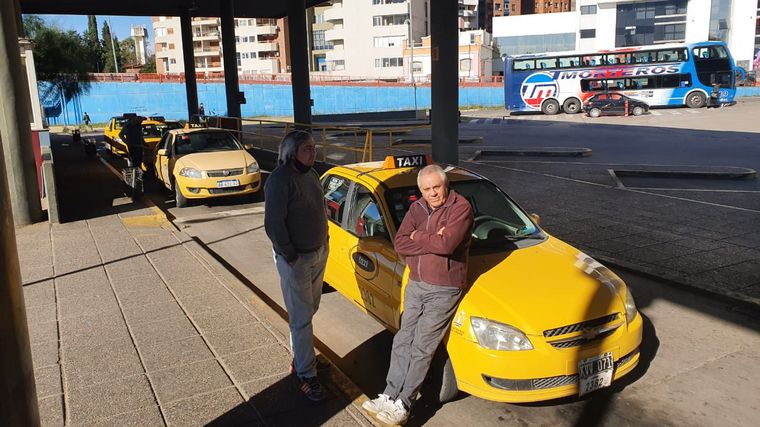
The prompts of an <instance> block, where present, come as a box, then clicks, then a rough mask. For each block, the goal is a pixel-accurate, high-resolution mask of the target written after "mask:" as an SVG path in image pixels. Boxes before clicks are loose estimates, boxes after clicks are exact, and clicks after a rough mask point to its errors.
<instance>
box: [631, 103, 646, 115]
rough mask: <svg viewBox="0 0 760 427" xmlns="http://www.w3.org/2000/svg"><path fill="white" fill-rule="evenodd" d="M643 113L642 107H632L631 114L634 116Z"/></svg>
mask: <svg viewBox="0 0 760 427" xmlns="http://www.w3.org/2000/svg"><path fill="white" fill-rule="evenodd" d="M642 114H644V109H643V108H642V107H639V106H638V105H637V106H635V107H633V115H634V116H640V115H642Z"/></svg>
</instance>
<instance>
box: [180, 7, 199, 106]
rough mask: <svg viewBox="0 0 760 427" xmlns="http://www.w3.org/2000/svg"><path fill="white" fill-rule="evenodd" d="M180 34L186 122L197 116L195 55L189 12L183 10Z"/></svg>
mask: <svg viewBox="0 0 760 427" xmlns="http://www.w3.org/2000/svg"><path fill="white" fill-rule="evenodd" d="M179 25H180V29H181V30H180V32H181V33H182V61H183V62H184V63H185V92H187V115H188V117H187V118H188V120H189V119H190V117H192V116H193V114H198V83H197V81H196V79H195V54H194V53H193V24H192V19H191V17H190V11H189V10H187V9H185V10H183V11H182V15H181V16H180V17H179Z"/></svg>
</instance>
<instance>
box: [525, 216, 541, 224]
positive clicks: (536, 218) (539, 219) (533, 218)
mask: <svg viewBox="0 0 760 427" xmlns="http://www.w3.org/2000/svg"><path fill="white" fill-rule="evenodd" d="M528 216H529V217H530V219H532V220H533V222H535V223H536V225H541V217H540V216H539V215H538V214H537V213H532V214H530V215H528Z"/></svg>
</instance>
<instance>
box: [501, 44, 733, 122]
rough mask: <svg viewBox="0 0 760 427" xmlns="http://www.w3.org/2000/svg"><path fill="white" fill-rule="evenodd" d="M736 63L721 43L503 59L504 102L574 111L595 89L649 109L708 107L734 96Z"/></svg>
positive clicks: (522, 107)
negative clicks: (715, 90)
mask: <svg viewBox="0 0 760 427" xmlns="http://www.w3.org/2000/svg"><path fill="white" fill-rule="evenodd" d="M734 67H735V64H734V60H733V58H731V53H730V52H729V51H728V47H726V44H725V43H723V42H702V43H680V44H661V45H654V46H637V47H628V48H620V49H613V50H602V51H597V52H558V53H545V54H525V55H516V56H507V57H506V58H505V60H504V100H505V107H506V109H507V110H510V111H541V112H543V113H544V114H557V113H559V112H560V111H564V112H566V113H578V112H580V111H581V107H582V105H583V102H584V101H585V100H587V99H588V98H590V97H591V96H593V95H594V94H595V93H597V92H599V91H615V92H619V93H622V94H624V95H626V96H629V97H631V98H634V99H638V100H641V101H644V102H646V103H647V104H649V105H650V106H666V105H686V106H688V107H691V108H699V107H704V106H705V105H707V100H708V99H709V97H710V94H711V93H712V91H713V84H714V83H718V84H719V85H720V87H719V101H720V102H724V103H726V102H732V101H733V100H734V96H735V95H736V85H735V81H734Z"/></svg>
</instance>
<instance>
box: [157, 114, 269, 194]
mask: <svg viewBox="0 0 760 427" xmlns="http://www.w3.org/2000/svg"><path fill="white" fill-rule="evenodd" d="M151 159H152V160H151V161H152V162H153V171H154V173H155V175H156V178H157V179H158V180H159V181H160V182H161V183H162V184H163V185H164V186H165V187H166V188H167V189H169V190H171V191H173V192H174V195H175V200H176V202H177V207H179V208H183V207H185V206H187V205H188V201H189V200H191V199H208V198H213V197H222V196H232V195H252V194H254V193H256V192H258V191H259V190H260V189H261V171H260V170H259V164H258V163H257V162H256V159H254V158H253V156H251V155H250V154H248V152H247V151H246V150H245V148H244V147H243V145H242V144H240V142H238V140H237V139H235V137H234V136H233V135H232V134H231V133H230V132H228V131H226V130H224V129H209V128H191V129H174V130H170V131H168V132H166V133H164V134H163V136H162V137H161V142H160V143H158V145H157V146H156V151H155V153H154V154H153V155H152V156H151Z"/></svg>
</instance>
